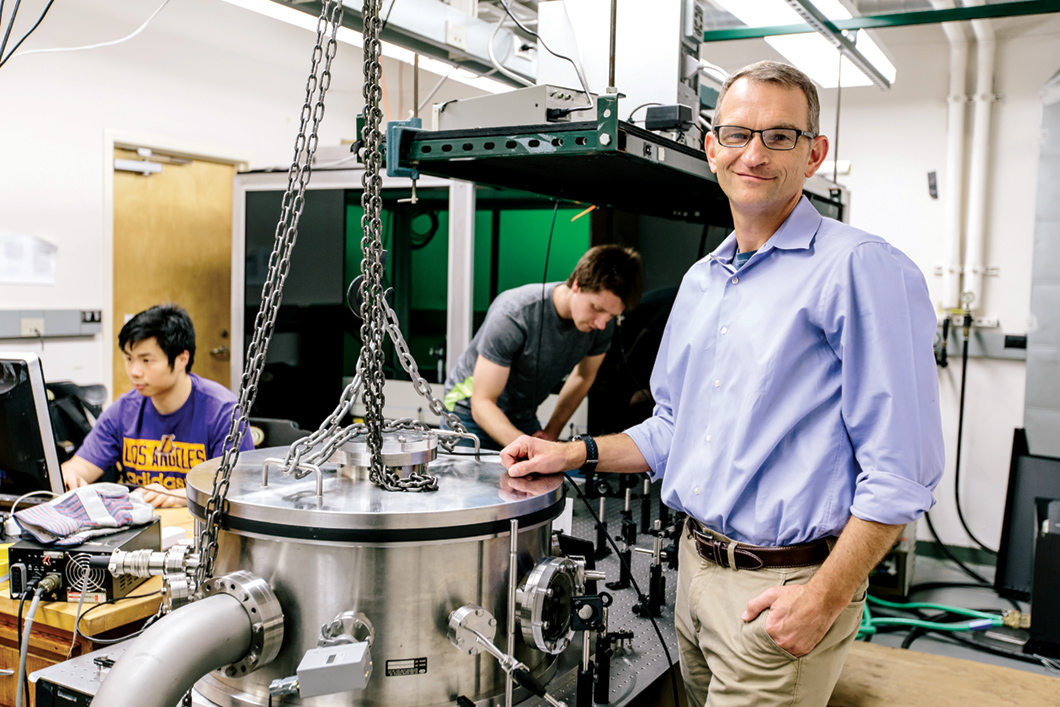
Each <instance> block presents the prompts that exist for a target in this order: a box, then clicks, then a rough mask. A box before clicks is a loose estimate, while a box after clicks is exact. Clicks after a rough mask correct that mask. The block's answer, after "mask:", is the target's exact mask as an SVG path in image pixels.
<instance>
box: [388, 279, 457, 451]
mask: <svg viewBox="0 0 1060 707" xmlns="http://www.w3.org/2000/svg"><path fill="white" fill-rule="evenodd" d="M383 308H384V309H385V310H386V311H385V315H386V329H387V333H389V334H390V340H391V341H392V342H393V343H394V348H395V349H397V354H398V360H399V361H400V362H401V367H402V368H404V369H405V372H406V373H408V374H409V377H410V378H412V387H413V388H415V389H416V392H417V393H419V394H420V396H421V397H423V398H426V399H427V404H428V406H429V407H430V409H431V412H433V413H434V414H435V415H437V416H438V417H440V418H443V419H444V420H445V423H446V424H447V425H449V429H451V430H453V431H454V432H459V433H461V434H467V428H466V427H464V423H463V422H461V421H460V418H459V417H457V416H456V415H454V414H453V413H451V412H449V411H448V410H446V409H445V404H444V403H443V402H442V401H441V400H439V399H438V398H436V397H434V393H433V391H432V390H431V384H430V383H428V382H427V380H426V379H425V378H424V377H423V376H422V375H420V369H419V366H417V365H416V359H414V358H413V357H412V353H411V352H410V351H409V347H408V344H406V343H405V337H403V336H402V335H401V326H400V324H399V323H398V318H397V314H396V313H395V312H394V310H393V309H391V307H390V305H389V304H388V303H387V301H386V300H383ZM459 442H460V438H458V437H441V438H439V440H438V444H440V445H441V446H442V447H443V448H444V449H445V450H446V451H447V452H452V451H453V448H454V447H456V445H457V444H458V443H459Z"/></svg>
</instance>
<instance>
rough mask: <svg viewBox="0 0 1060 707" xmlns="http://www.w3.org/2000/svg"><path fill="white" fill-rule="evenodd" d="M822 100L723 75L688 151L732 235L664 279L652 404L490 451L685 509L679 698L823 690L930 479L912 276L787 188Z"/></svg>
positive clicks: (814, 142)
mask: <svg viewBox="0 0 1060 707" xmlns="http://www.w3.org/2000/svg"><path fill="white" fill-rule="evenodd" d="M819 112H820V107H819V102H818V97H817V91H816V88H815V87H814V85H813V83H812V82H811V81H810V79H809V78H807V77H806V76H805V75H804V74H802V73H801V72H799V71H798V70H796V69H793V68H791V67H789V66H786V65H784V64H779V63H776V62H760V63H758V64H753V65H751V66H749V67H746V68H744V69H742V70H741V71H739V72H737V73H736V74H735V75H734V76H733V77H732V78H730V79H729V80H728V81H726V83H725V86H724V87H723V89H722V93H721V96H720V97H719V103H718V110H717V112H716V115H715V125H714V128H713V130H712V132H711V133H710V135H709V136H708V138H707V147H706V150H707V158H708V160H709V163H710V166H711V169H712V170H713V171H714V172H715V174H716V175H717V178H718V183H719V185H720V186H721V188H722V189H723V191H724V192H725V194H726V196H727V197H728V198H729V203H730V206H731V209H732V214H733V221H734V224H735V231H734V233H733V234H731V235H730V236H729V238H727V239H726V240H725V241H724V242H723V243H722V244H721V245H720V246H719V247H718V249H717V250H716V251H714V252H713V253H711V254H710V255H709V256H708V257H706V258H704V259H703V260H701V261H699V262H698V263H696V264H695V265H693V266H692V268H691V269H690V270H689V271H688V273H687V274H686V275H685V278H684V281H683V282H682V284H681V288H680V291H679V292H678V295H677V300H676V302H675V303H674V308H673V312H672V314H671V316H670V319H669V321H668V323H667V327H666V332H665V334H664V337H663V341H662V344H661V346H660V349H659V354H658V357H657V359H656V363H655V369H654V372H653V374H652V380H651V388H652V393H653V395H654V398H655V400H656V407H655V411H654V414H653V416H652V417H651V418H649V419H648V420H647V421H645V422H644V423H642V424H640V425H637V426H635V427H633V428H630V429H629V430H627V431H626V432H625V433H623V434H618V435H612V436H609V437H603V438H601V439H599V440H595V441H594V440H591V439H585V440H584V441H575V442H571V443H567V444H557V443H548V442H545V441H543V440H539V439H531V438H527V437H520V438H519V439H517V440H516V441H515V442H513V443H512V444H511V445H510V446H508V447H507V448H506V449H505V450H504V451H503V452H502V454H501V458H502V461H503V462H504V463H505V465H506V466H507V467H509V469H508V472H509V474H511V475H512V476H523V475H525V474H530V473H554V472H558V471H561V470H565V469H572V468H578V467H582V466H583V465H586V464H587V461H588V464H589V465H592V461H591V460H592V459H593V458H594V457H595V458H597V459H598V465H597V470H598V471H616V472H645V471H646V472H649V473H650V474H651V475H652V477H653V478H654V479H657V480H660V481H661V482H662V498H663V500H664V501H665V502H666V504H667V505H669V506H671V507H673V508H677V509H679V510H682V511H685V512H686V513H688V515H689V517H690V520H689V523H688V528H687V531H686V532H685V533H683V534H682V539H681V548H680V552H681V557H680V569H679V575H678V593H677V605H676V606H675V609H674V614H675V616H674V619H675V623H676V628H677V634H678V639H679V643H680V647H681V671H682V675H683V677H684V680H685V686H686V690H687V692H688V696H689V701H690V703H691V704H695V705H705V704H708V702H709V704H710V705H711V707H737V706H741V707H742V706H748V707H749V706H750V705H755V706H756V707H758V706H761V705H778V706H779V705H820V706H821V707H823V706H824V705H825V704H826V703H827V701H828V697H829V696H830V694H831V691H832V688H833V687H834V685H835V682H836V680H837V679H838V677H839V672H840V670H841V668H842V664H843V661H844V659H845V657H846V654H847V652H848V650H849V647H850V644H851V642H852V641H853V639H854V637H855V636H856V634H857V630H858V624H859V623H860V620H861V614H862V610H863V608H864V600H865V590H866V587H867V576H868V573H869V572H870V571H871V570H872V569H873V567H875V566H876V564H878V563H879V561H880V560H881V559H882V558H883V556H884V555H885V554H886V553H887V551H888V550H889V549H890V548H891V547H892V546H893V544H894V541H895V540H896V539H897V537H898V535H899V533H900V532H901V530H902V528H903V526H904V525H905V524H906V523H909V522H911V521H913V520H916V519H917V518H918V517H919V516H920V515H921V514H922V513H923V512H924V511H926V510H927V509H929V508H930V507H931V506H932V505H933V503H934V500H933V498H932V494H931V491H932V489H933V488H934V487H935V485H936V484H937V483H938V481H939V479H940V478H941V476H942V471H943V461H944V450H943V444H942V430H941V420H940V415H939V404H938V379H937V374H936V371H935V363H934V357H933V355H932V348H931V343H932V338H933V336H934V333H935V328H936V318H935V315H934V312H933V309H932V306H931V302H930V299H929V297H928V291H927V286H926V283H925V281H924V277H923V274H922V273H921V272H920V271H919V269H918V268H917V267H916V265H915V264H914V263H913V262H912V261H911V260H910V259H909V258H908V257H906V256H905V255H904V254H903V253H901V252H900V251H899V250H897V249H896V248H894V247H893V246H891V245H890V244H888V243H887V242H886V241H884V240H883V239H881V238H879V237H877V236H873V235H871V234H868V233H865V232H863V231H859V230H857V229H854V228H851V227H849V226H846V225H844V224H842V223H839V222H836V221H833V220H831V219H827V218H822V217H821V216H820V214H818V213H817V212H816V211H815V210H814V208H813V207H812V206H811V205H810V204H809V202H808V201H807V200H806V199H805V198H804V197H803V196H802V187H803V183H804V181H805V179H806V178H808V177H811V176H812V175H813V174H814V173H815V172H816V171H817V169H818V168H819V167H820V165H821V162H822V161H823V160H824V158H825V155H826V154H827V152H828V139H827V138H826V137H824V136H822V135H818V124H819ZM594 452H595V453H596V454H594Z"/></svg>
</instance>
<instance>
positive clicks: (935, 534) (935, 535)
mask: <svg viewBox="0 0 1060 707" xmlns="http://www.w3.org/2000/svg"><path fill="white" fill-rule="evenodd" d="M924 520H926V521H927V526H928V530H929V531H931V537H933V538H935V543H936V545H937V546H938V548H939V551H940V552H941V553H942V554H943V555H945V556H946V557H947V558H948V559H949V560H951V561H952V562H953V563H954V564H956V565H957V566H958V567H960V568H961V569H962V570H963V571H964V573H965V574H966V575H968V576H969V577H971V578H972V579H974V580H976V581H977V582H979V583H980V584H982V585H984V586H987V587H990V586H992V585H991V584H990V582H988V581H986V578H985V577H983V575H981V574H979V573H978V572H976V571H975V570H973V569H972V568H971V567H968V565H966V564H964V563H963V562H961V561H960V560H958V559H957V556H956V555H954V554H953V553H952V552H950V549H949V548H948V547H946V545H944V544H943V542H942V540H941V539H940V538H939V534H938V531H936V530H935V524H934V523H932V522H931V511H927V512H925V513H924ZM995 591H996V590H995Z"/></svg>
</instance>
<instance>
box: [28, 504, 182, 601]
mask: <svg viewBox="0 0 1060 707" xmlns="http://www.w3.org/2000/svg"><path fill="white" fill-rule="evenodd" d="M161 547H162V530H161V523H160V522H159V519H158V518H157V517H156V518H155V519H154V520H153V521H151V522H150V523H148V524H146V525H140V526H136V527H134V528H130V529H129V530H123V531H121V532H120V533H114V534H112V535H102V536H99V537H96V538H91V539H89V540H87V541H86V542H84V543H81V544H80V545H75V546H73V547H69V548H62V547H54V546H50V545H41V544H40V543H36V542H33V541H32V540H20V541H18V542H17V543H15V544H14V545H12V546H11V547H10V548H8V556H9V558H10V561H11V568H10V572H11V584H10V588H11V598H12V599H21V598H22V594H23V592H25V591H26V588H27V587H28V586H30V585H31V584H36V582H37V581H39V580H40V579H41V578H42V577H44V576H45V575H46V574H49V573H55V574H58V575H59V576H60V577H61V579H62V584H61V586H60V587H59V589H58V590H57V591H56V592H55V593H53V594H50V595H47V596H46V597H45V598H46V599H48V600H50V601H78V600H79V599H80V598H81V592H82V590H83V589H84V590H85V591H86V594H85V601H87V602H94V603H99V602H103V601H110V600H111V599H120V598H121V597H123V596H125V595H126V594H128V593H129V592H131V591H132V590H133V589H135V588H136V587H138V586H140V585H141V584H143V583H144V582H145V581H146V578H145V577H132V576H129V575H122V576H121V577H114V576H113V575H111V573H110V572H108V571H107V570H106V569H104V568H101V567H92V566H90V561H91V560H93V559H97V564H98V558H110V556H111V554H112V553H113V552H114V551H115V550H123V551H126V552H129V551H132V550H159V549H161ZM30 591H32V589H31V590H30Z"/></svg>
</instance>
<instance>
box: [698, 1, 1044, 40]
mask: <svg viewBox="0 0 1060 707" xmlns="http://www.w3.org/2000/svg"><path fill="white" fill-rule="evenodd" d="M798 2H799V3H800V4H801V5H803V6H804V7H805V6H806V4H807V2H804V0H798ZM1056 12H1060V0H1022V1H1021V2H1004V3H998V4H996V5H975V6H972V7H957V8H952V9H949V10H922V11H919V12H895V13H890V14H886V15H865V16H864V17H852V18H851V19H849V20H829V21H828V22H829V23H830V24H831V25H832V27H834V28H835V29H836V30H837V31H839V32H842V31H845V30H859V29H887V28H889V27H907V26H909V25H933V24H938V23H940V22H963V21H966V20H985V19H997V18H1001V17H1022V16H1024V15H1049V14H1053V13H1056ZM816 31H818V30H817V29H816V28H814V27H812V26H810V25H809V24H797V25H774V26H771V27H732V28H729V29H715V30H708V31H706V32H704V33H703V41H704V42H725V41H729V40H733V39H761V38H763V37H777V36H780V35H785V34H808V33H810V32H816Z"/></svg>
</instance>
